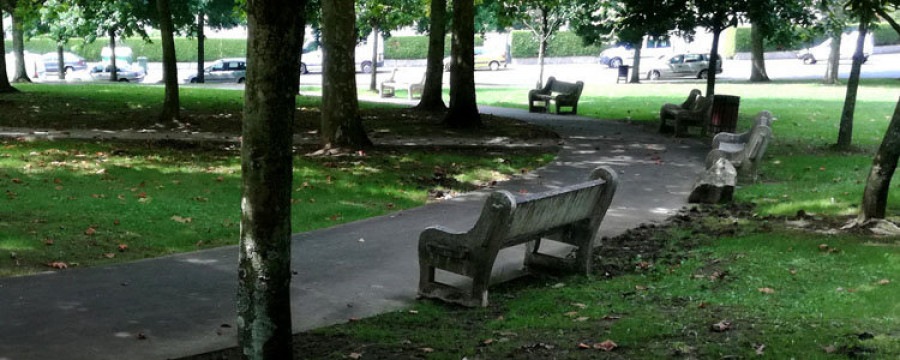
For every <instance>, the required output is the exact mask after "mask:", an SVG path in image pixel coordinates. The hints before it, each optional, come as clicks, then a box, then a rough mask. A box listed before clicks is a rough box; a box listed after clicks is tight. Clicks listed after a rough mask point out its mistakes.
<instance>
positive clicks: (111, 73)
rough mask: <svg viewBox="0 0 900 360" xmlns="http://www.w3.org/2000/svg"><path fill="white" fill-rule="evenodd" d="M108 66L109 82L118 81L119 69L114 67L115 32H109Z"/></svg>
mask: <svg viewBox="0 0 900 360" xmlns="http://www.w3.org/2000/svg"><path fill="white" fill-rule="evenodd" d="M109 53H110V56H109V64H110V66H112V69H111V70H110V71H109V81H119V67H118V66H117V65H116V31H115V30H112V29H110V30H109Z"/></svg>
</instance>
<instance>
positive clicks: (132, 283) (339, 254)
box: [0, 107, 709, 360]
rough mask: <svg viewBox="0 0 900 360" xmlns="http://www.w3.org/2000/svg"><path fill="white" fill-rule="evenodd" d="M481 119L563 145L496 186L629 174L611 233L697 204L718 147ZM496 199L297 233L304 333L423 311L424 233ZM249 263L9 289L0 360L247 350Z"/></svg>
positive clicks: (516, 268) (580, 120) (2, 286)
mask: <svg viewBox="0 0 900 360" xmlns="http://www.w3.org/2000/svg"><path fill="white" fill-rule="evenodd" d="M480 110H481V111H482V113H491V114H496V115H502V116H509V117H514V118H519V119H522V120H525V121H529V122H532V123H536V124H539V125H544V126H548V127H550V128H552V129H553V130H555V131H557V132H558V133H559V134H560V135H561V136H562V137H563V139H564V144H563V146H562V149H561V150H560V152H559V155H558V158H557V160H556V161H554V162H553V163H551V164H548V165H547V166H546V167H544V168H541V169H538V170H536V171H534V172H532V173H529V174H526V175H524V176H520V177H516V178H514V179H512V180H510V181H507V182H504V183H502V184H500V185H499V186H497V187H496V188H495V189H504V190H508V191H510V192H513V193H516V192H520V191H526V192H531V193H535V192H543V191H548V190H553V189H557V188H559V187H564V186H567V185H571V184H574V183H577V182H580V181H583V180H584V179H585V178H586V177H587V176H588V174H589V173H590V172H591V171H592V170H593V169H594V168H596V167H598V166H609V167H610V168H612V169H613V170H615V171H616V172H617V176H618V178H619V186H618V189H617V192H616V196H615V198H614V199H613V202H612V204H611V205H610V207H609V210H608V212H607V213H606V216H605V218H604V220H603V225H602V226H601V228H600V232H599V235H600V236H614V235H617V234H620V233H622V232H624V231H625V230H627V229H630V228H633V227H636V226H638V225H639V224H641V223H648V222H660V221H662V220H664V219H665V218H666V217H668V216H669V215H671V214H673V213H674V212H675V211H676V210H678V209H680V208H681V207H682V206H684V205H685V203H686V199H687V196H688V194H689V192H690V190H691V185H693V182H694V180H695V179H696V176H697V174H698V173H699V172H700V171H702V169H703V160H704V158H705V155H706V152H707V151H708V149H709V148H708V146H706V145H703V144H702V143H701V142H700V141H696V140H693V139H671V138H667V137H664V136H660V135H657V134H655V133H652V132H649V131H645V130H643V129H641V128H638V127H636V126H631V125H628V124H625V123H623V122H620V121H606V120H597V119H589V118H584V117H578V116H556V115H549V114H529V113H527V112H526V111H525V110H515V109H501V108H488V107H481V108H480ZM491 190H494V189H491ZM487 194H488V191H484V192H474V193H469V194H465V195H463V196H460V197H457V198H454V199H450V200H448V201H444V202H441V203H436V204H431V205H426V206H422V207H418V208H415V209H411V210H406V211H400V212H397V213H393V214H390V215H386V216H382V217H377V218H370V219H366V220H362V221H358V222H354V223H350V224H345V225H341V226H336V227H332V228H328V229H322V230H317V231H313V232H309V233H303V234H297V235H295V236H294V243H293V254H292V261H293V269H294V271H296V275H295V276H294V280H293V285H292V304H291V306H292V317H293V319H294V330H295V331H303V330H308V329H312V328H317V327H322V326H327V325H331V324H335V323H341V322H346V321H348V320H349V319H350V318H354V317H355V318H360V317H366V316H372V315H376V314H380V313H384V312H389V311H394V310H397V309H400V308H402V307H404V306H407V305H409V304H411V303H412V302H413V301H415V296H416V291H417V285H418V276H419V271H418V270H419V268H418V263H417V243H418V236H419V234H420V233H421V232H422V230H423V229H425V228H426V227H428V226H431V225H438V224H440V225H444V226H447V227H451V228H456V229H468V228H471V227H472V225H473V224H474V223H475V220H476V217H477V216H478V213H479V211H480V209H481V208H482V206H483V204H484V201H485V197H486V196H487ZM237 254H238V251H237V247H236V246H228V247H222V248H217V249H212V250H206V251H200V252H193V253H185V254H178V255H173V256H168V257H163V258H156V259H148V260H144V261H137V262H132V263H125V264H117V265H111V266H100V267H93V268H85V269H72V270H68V271H62V272H55V273H49V274H41V275H34V276H25V277H14V278H4V279H0V304H4V306H2V307H0V359H4V360H7V359H8V360H21V359H46V358H54V357H58V358H65V359H165V358H176V357H180V356H186V355H192V354H197V353H203V352H206V351H212V350H217V349H222V348H226V347H230V346H234V345H236V338H235V334H236V325H235V323H234V319H235V309H234V297H235V292H236V286H237V275H236V269H237V259H238V256H237ZM523 256H524V246H518V247H514V248H510V249H506V250H503V251H501V252H500V254H499V257H498V259H497V261H496V266H495V268H494V273H493V275H492V278H494V279H496V280H498V281H500V280H502V279H504V278H510V277H515V276H517V275H518V274H519V273H520V272H521V265H522V257H523ZM141 337H143V338H145V339H141Z"/></svg>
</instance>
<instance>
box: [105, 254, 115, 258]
mask: <svg viewBox="0 0 900 360" xmlns="http://www.w3.org/2000/svg"><path fill="white" fill-rule="evenodd" d="M103 257H105V258H107V259H112V258H114V257H116V254H113V253H106V254H103Z"/></svg>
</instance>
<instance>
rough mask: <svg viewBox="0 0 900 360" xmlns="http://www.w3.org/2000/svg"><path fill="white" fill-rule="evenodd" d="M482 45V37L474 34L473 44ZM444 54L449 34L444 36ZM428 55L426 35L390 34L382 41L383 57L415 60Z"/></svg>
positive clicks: (448, 54) (447, 45)
mask: <svg viewBox="0 0 900 360" xmlns="http://www.w3.org/2000/svg"><path fill="white" fill-rule="evenodd" d="M481 45H484V38H483V37H481V36H478V35H476V36H475V46H481ZM444 56H450V35H447V37H446V38H444ZM426 57H428V36H427V35H415V36H391V37H389V38H387V40H385V41H384V58H385V59H391V60H415V59H424V58H426Z"/></svg>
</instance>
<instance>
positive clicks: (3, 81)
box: [0, 9, 19, 94]
mask: <svg viewBox="0 0 900 360" xmlns="http://www.w3.org/2000/svg"><path fill="white" fill-rule="evenodd" d="M0 29H3V10H2V9H0ZM0 54H2V56H0V94H2V93H10V92H17V91H19V90H17V89H16V88H14V87H12V85H10V84H9V77H8V76H7V74H6V42H5V41H2V40H0Z"/></svg>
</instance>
